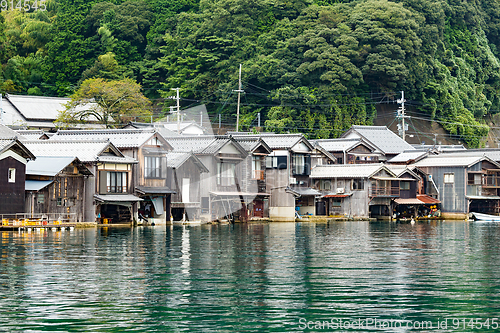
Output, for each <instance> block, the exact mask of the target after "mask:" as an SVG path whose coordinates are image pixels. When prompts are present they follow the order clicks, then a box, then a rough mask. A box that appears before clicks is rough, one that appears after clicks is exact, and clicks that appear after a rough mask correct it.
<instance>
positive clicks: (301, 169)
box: [292, 154, 311, 175]
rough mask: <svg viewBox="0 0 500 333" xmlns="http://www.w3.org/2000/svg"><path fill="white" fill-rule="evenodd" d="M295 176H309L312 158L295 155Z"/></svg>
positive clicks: (293, 158)
mask: <svg viewBox="0 0 500 333" xmlns="http://www.w3.org/2000/svg"><path fill="white" fill-rule="evenodd" d="M292 161H293V170H292V171H293V174H294V175H308V174H309V165H310V164H311V156H306V155H303V154H293V155H292Z"/></svg>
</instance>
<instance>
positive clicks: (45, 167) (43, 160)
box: [26, 156, 92, 177]
mask: <svg viewBox="0 0 500 333" xmlns="http://www.w3.org/2000/svg"><path fill="white" fill-rule="evenodd" d="M73 162H76V163H77V164H80V166H79V168H78V169H79V171H80V173H82V174H85V175H91V174H92V173H91V172H90V171H89V170H88V169H87V168H86V167H85V166H83V165H81V162H80V161H79V160H78V158H76V157H67V156H64V157H56V156H39V157H38V158H37V159H36V160H35V161H29V162H28V164H26V174H27V175H39V176H50V177H54V176H57V174H59V173H60V172H61V171H62V170H63V169H64V168H66V167H67V166H68V165H70V164H72V163H73Z"/></svg>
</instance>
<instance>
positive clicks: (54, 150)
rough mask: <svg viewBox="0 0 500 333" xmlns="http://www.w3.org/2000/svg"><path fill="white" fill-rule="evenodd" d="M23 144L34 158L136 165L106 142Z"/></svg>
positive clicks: (131, 159)
mask: <svg viewBox="0 0 500 333" xmlns="http://www.w3.org/2000/svg"><path fill="white" fill-rule="evenodd" d="M24 144H25V145H26V147H28V149H29V150H31V151H32V152H33V154H34V155H35V156H66V157H68V156H69V157H78V159H79V160H80V161H82V162H84V163H88V162H115V163H137V161H136V160H135V159H133V158H131V157H125V156H124V155H123V154H122V153H121V152H120V150H118V148H116V147H115V146H114V145H113V144H112V143H111V142H110V141H108V140H100V141H99V140H33V141H25V142H24Z"/></svg>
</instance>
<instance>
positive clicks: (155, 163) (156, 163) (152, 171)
mask: <svg viewBox="0 0 500 333" xmlns="http://www.w3.org/2000/svg"><path fill="white" fill-rule="evenodd" d="M144 174H145V175H144V176H145V178H161V157H157V156H146V157H144Z"/></svg>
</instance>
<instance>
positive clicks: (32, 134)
mask: <svg viewBox="0 0 500 333" xmlns="http://www.w3.org/2000/svg"><path fill="white" fill-rule="evenodd" d="M16 133H17V134H18V135H19V136H20V139H21V140H42V138H43V137H46V138H49V135H48V134H47V133H45V132H44V131H43V130H16Z"/></svg>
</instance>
